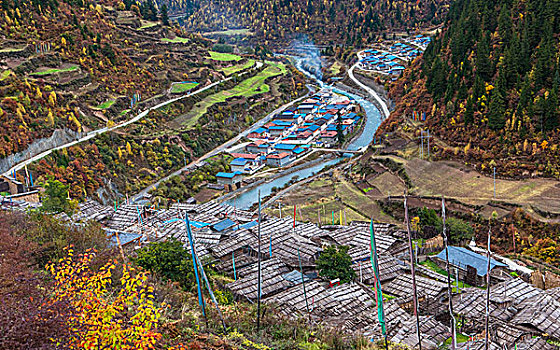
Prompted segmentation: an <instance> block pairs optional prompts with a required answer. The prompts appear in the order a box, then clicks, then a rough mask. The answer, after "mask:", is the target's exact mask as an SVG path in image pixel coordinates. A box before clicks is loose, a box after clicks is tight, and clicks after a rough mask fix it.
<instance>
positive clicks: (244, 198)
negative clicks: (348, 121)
mask: <svg viewBox="0 0 560 350" xmlns="http://www.w3.org/2000/svg"><path fill="white" fill-rule="evenodd" d="M293 59H294V60H295V66H296V68H297V69H299V70H300V71H301V72H303V73H304V74H305V75H306V76H308V77H310V78H311V79H313V80H315V81H316V82H317V83H318V84H319V86H321V87H322V88H323V87H325V83H323V81H321V80H320V79H319V78H318V77H317V76H315V75H314V74H313V73H311V72H310V71H308V70H307V69H305V66H304V65H305V62H306V58H304V57H299V56H293ZM332 90H333V91H334V92H336V93H339V94H342V95H346V96H348V97H349V98H350V99H354V100H356V101H357V102H358V103H359V104H360V105H361V106H362V108H363V109H364V111H365V113H366V120H365V124H363V131H362V133H361V134H360V136H358V137H357V138H356V139H354V140H353V141H352V142H351V143H350V144H348V146H347V149H348V150H351V151H356V150H359V149H361V148H362V147H365V146H367V145H369V144H370V143H371V141H373V135H374V134H375V132H376V131H377V128H378V127H379V125H380V124H381V121H382V116H381V112H380V111H379V109H377V107H376V106H375V105H374V104H373V103H371V102H370V101H367V100H365V99H363V98H362V97H360V96H357V95H355V94H352V93H350V92H348V91H343V90H340V89H338V88H332ZM342 159H343V158H335V159H330V160H325V161H323V162H320V163H318V164H315V165H313V166H311V167H309V168H305V169H301V170H298V171H296V172H293V173H290V174H288V175H285V176H280V177H278V178H276V179H274V180H272V181H270V182H266V183H263V184H261V185H259V186H257V187H254V188H251V189H250V190H248V191H246V192H243V193H240V194H239V195H237V196H236V197H234V198H231V199H229V200H227V201H226V203H227V204H230V205H233V206H235V207H237V208H239V209H244V210H247V209H249V208H250V207H251V206H252V205H254V204H255V203H257V202H258V191H259V190H260V191H261V197H263V198H264V197H266V196H269V195H270V194H271V193H272V188H274V187H276V188H280V187H283V186H284V185H285V184H286V183H288V182H289V181H290V180H291V179H292V178H293V177H294V176H297V177H298V180H303V179H306V178H308V177H310V176H313V175H315V174H317V173H318V172H319V171H321V170H323V169H324V168H326V167H328V166H330V165H333V164H337V163H338V162H340V161H341V160H342Z"/></svg>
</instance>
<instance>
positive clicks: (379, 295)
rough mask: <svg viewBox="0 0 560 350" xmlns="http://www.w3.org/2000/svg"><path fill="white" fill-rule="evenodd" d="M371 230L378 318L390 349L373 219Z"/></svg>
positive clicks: (370, 225) (387, 349) (371, 253)
mask: <svg viewBox="0 0 560 350" xmlns="http://www.w3.org/2000/svg"><path fill="white" fill-rule="evenodd" d="M369 232H370V241H371V245H370V261H371V267H372V268H373V280H374V283H375V297H376V298H375V299H376V300H375V301H376V303H377V318H378V320H379V325H380V326H381V334H382V335H383V337H384V338H385V349H386V350H389V344H388V343H387V328H386V326H385V310H384V309H383V291H382V290H381V282H380V280H379V262H378V259H377V244H376V242H375V228H374V227H373V220H371V221H370V224H369ZM361 272H362V266H361V264H360V278H361Z"/></svg>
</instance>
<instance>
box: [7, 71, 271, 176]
mask: <svg viewBox="0 0 560 350" xmlns="http://www.w3.org/2000/svg"><path fill="white" fill-rule="evenodd" d="M262 66H263V63H262V62H259V61H257V62H256V65H255V69H259V68H261V67H262ZM248 72H249V71H245V72H243V73H241V74H239V76H242V75H245V74H247V73H248ZM231 79H233V77H229V78H226V79H222V80H219V81H216V82H214V83H212V84H210V85H207V86H205V87H203V88H201V89H198V90H196V91H193V92H190V93H188V94H186V95H183V96H179V97H175V98H172V99H170V100H167V101H165V102H162V103H160V104H158V105H155V106H153V107H150V108H148V109H146V110H145V111H143V112H140V114H138V115H136V116H135V117H134V118H132V119H130V120H127V121H125V122H123V123H120V124H117V125H114V126H112V127H110V128H108V127H104V128H101V129H97V130H93V131H90V132H89V133H87V135H86V136H84V137H82V138H79V139H77V140H75V141H72V142H68V143H65V144H63V145H60V146H58V147H53V148H51V149H48V150H46V151H44V152H41V153H39V154H37V155H35V156H33V157H31V158H29V159H26V160H24V161H22V162H20V163H18V164H16V165H14V166H13V167H11V168H10V169H9V170H8V171H6V172H5V173H4V174H3V175H5V176H8V177H11V174H13V172H14V171H18V170H21V169H23V168H24V167H25V166H27V165H29V164H31V163H33V162H36V161H38V160H40V159H42V158H44V157H46V156H47V155H49V154H50V153H52V152H53V151H56V150H61V149H65V148H68V147H72V146H75V145H77V144H79V143H82V142H84V141H88V140H91V139H93V138H94V137H96V136H98V135H101V134H104V133H106V132H109V131H113V130H116V129H119V128H123V127H125V126H127V125H130V124H133V123H136V122H137V121H139V120H140V119H142V118H144V117H145V116H146V115H148V113H150V112H151V111H153V110H156V109H159V108H161V107H164V106H166V105H168V104H170V103H174V102H177V101H180V100H182V99H185V98H187V97H191V96H194V95H197V94H199V93H201V92H204V91H206V90H208V89H211V88H213V87H214V86H216V85H219V84H221V83H224V82H226V81H229V80H231Z"/></svg>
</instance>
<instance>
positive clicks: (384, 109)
mask: <svg viewBox="0 0 560 350" xmlns="http://www.w3.org/2000/svg"><path fill="white" fill-rule="evenodd" d="M357 66H358V63H355V64H354V65H353V66H352V67H351V68H350V69H349V70H348V76H349V77H350V79H352V80H353V81H354V82H355V83H356V84H357V85H358V86H359V87H361V88H362V89H364V90H366V91H367V92H368V93H369V94H370V95H371V96H372V97H373V98H374V99H375V100H376V101H377V102H378V103H379V105H380V106H381V112H382V113H383V116H384V117H385V118H389V114H391V112H389V107H387V104H386V103H385V101H383V99H382V98H381V97H380V96H379V95H378V94H377V92H375V90H374V89H372V88H370V87H369V86H367V85H365V84H363V83H362V82H361V81H359V80H358V79H357V78H356V77H355V76H354V68H356V67H357Z"/></svg>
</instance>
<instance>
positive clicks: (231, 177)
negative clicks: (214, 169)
mask: <svg viewBox="0 0 560 350" xmlns="http://www.w3.org/2000/svg"><path fill="white" fill-rule="evenodd" d="M235 175H241V173H240V172H239V171H236V172H235V173H224V172H221V171H220V172H219V173H217V174H216V177H224V178H226V179H233V178H234V177H235Z"/></svg>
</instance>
